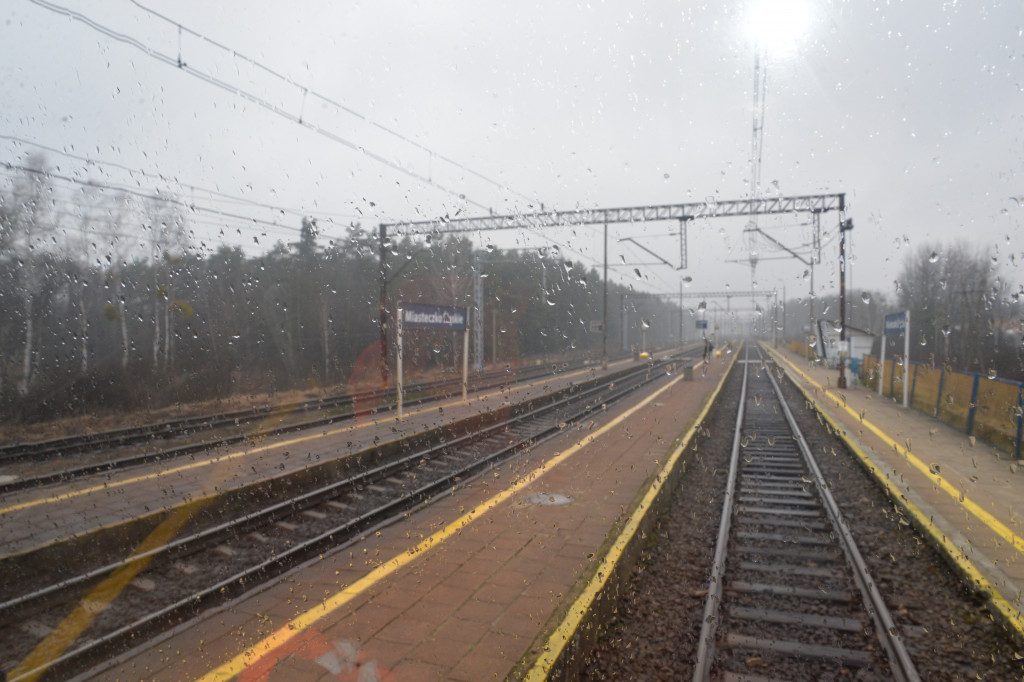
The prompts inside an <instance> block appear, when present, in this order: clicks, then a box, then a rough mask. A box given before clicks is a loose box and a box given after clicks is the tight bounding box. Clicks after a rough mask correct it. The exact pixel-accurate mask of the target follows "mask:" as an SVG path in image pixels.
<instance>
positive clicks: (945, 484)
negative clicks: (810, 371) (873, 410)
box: [769, 349, 1024, 553]
mask: <svg viewBox="0 0 1024 682" xmlns="http://www.w3.org/2000/svg"><path fill="white" fill-rule="evenodd" d="M769 350H770V351H771V352H772V354H773V355H775V356H776V357H777V358H778V359H780V360H782V361H783V362H785V363H786V364H787V365H789V366H790V367H791V368H792V369H793V371H795V372H796V373H797V374H799V375H800V376H801V377H803V378H804V380H806V381H807V383H809V384H811V385H812V386H815V387H816V388H818V389H819V390H821V391H822V392H823V393H824V394H825V395H826V396H828V397H830V398H832V400H834V401H835V402H836V405H837V406H838V407H842V408H843V409H844V410H846V411H847V412H849V413H850V414H851V415H852V416H853V417H854V418H856V419H858V420H859V421H860V423H862V424H864V426H866V427H867V428H868V429H869V430H870V431H871V432H872V433H874V434H875V435H876V436H878V437H879V438H881V439H882V442H884V443H885V444H886V445H888V446H889V447H891V448H892V449H893V451H894V452H896V453H897V454H900V455H902V456H903V457H904V458H905V459H906V460H907V461H908V462H910V464H911V465H912V466H913V467H914V468H915V469H917V470H918V471H920V472H921V473H922V474H924V475H925V476H927V477H928V478H929V479H930V480H933V481H934V482H935V484H936V485H937V486H938V487H939V489H940V490H942V491H943V492H944V493H946V494H947V495H949V496H950V497H951V498H953V500H954V501H956V503H957V504H959V505H960V506H962V507H963V508H964V509H966V510H967V511H969V512H970V513H972V514H974V515H975V516H976V517H977V518H978V519H979V520H980V521H981V522H982V523H984V524H985V525H986V526H988V527H989V528H990V529H991V530H992V532H994V533H995V534H996V535H998V536H999V537H1001V538H1002V539H1004V540H1006V541H1007V542H1009V543H1010V545H1011V546H1012V547H1013V548H1014V549H1015V550H1017V551H1018V552H1022V553H1024V538H1021V537H1020V536H1019V535H1017V534H1016V533H1014V532H1013V531H1012V530H1010V529H1009V528H1008V527H1007V526H1006V525H1005V524H1003V523H1002V522H1001V521H1000V520H999V519H997V518H996V517H995V516H993V515H992V514H990V513H989V512H987V511H985V510H984V509H982V508H981V507H980V506H978V505H977V504H976V503H975V502H974V501H973V500H971V499H970V498H969V497H967V496H966V495H965V494H964V493H963V491H961V490H958V489H957V488H956V487H955V486H953V485H952V484H951V483H950V482H949V481H947V480H946V479H945V478H943V477H942V476H940V475H939V474H936V473H934V472H932V471H931V469H930V467H929V466H928V465H927V464H925V463H924V462H922V461H921V460H920V459H918V458H917V457H916V456H915V455H914V454H913V453H911V452H910V450H907V449H906V448H905V447H902V446H900V445H899V444H898V443H897V442H896V441H894V440H893V439H892V438H890V437H889V436H888V435H887V434H886V433H884V432H883V431H882V430H881V429H880V428H878V427H877V426H875V425H874V424H872V423H871V422H869V421H868V420H866V419H862V418H861V416H860V415H859V414H858V413H857V411H856V410H854V409H853V408H852V407H849V406H848V405H846V404H845V402H844V401H843V399H842V398H841V397H839V396H837V395H836V394H834V393H832V391H829V390H827V389H826V388H825V387H823V386H822V385H821V384H819V383H817V382H816V381H814V380H813V379H811V377H809V376H808V375H807V374H804V373H803V372H802V371H800V369H799V368H797V366H796V365H794V364H793V363H792V362H790V361H789V359H788V358H785V357H783V356H781V355H778V354H776V353H775V352H774V351H773V350H771V349H769Z"/></svg>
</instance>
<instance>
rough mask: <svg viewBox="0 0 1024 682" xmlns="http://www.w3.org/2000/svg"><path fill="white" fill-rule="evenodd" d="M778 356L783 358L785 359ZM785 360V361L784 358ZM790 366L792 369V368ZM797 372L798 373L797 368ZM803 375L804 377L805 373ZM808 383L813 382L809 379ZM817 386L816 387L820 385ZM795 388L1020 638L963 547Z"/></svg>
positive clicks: (1018, 621) (1023, 620)
mask: <svg viewBox="0 0 1024 682" xmlns="http://www.w3.org/2000/svg"><path fill="white" fill-rule="evenodd" d="M782 359H783V360H786V358H782ZM786 361H787V362H788V360H786ZM791 366H792V365H791ZM794 369H796V368H795V367H794ZM797 371H798V372H799V370H797ZM800 374H802V375H803V372H800ZM804 376H805V377H806V375H804ZM811 383H812V384H814V382H813V381H812V382H811ZM815 385H817V384H815ZM818 387H819V388H820V386H818ZM797 388H799V389H800V392H801V393H803V394H804V397H805V398H806V399H807V400H808V401H809V402H810V403H811V404H812V405H814V408H815V410H816V411H817V412H818V414H820V415H821V416H822V417H823V418H824V419H825V421H827V422H828V423H829V425H831V427H832V430H833V431H834V432H835V433H836V434H838V435H839V437H840V438H841V439H842V440H843V442H844V443H846V447H848V448H849V449H850V450H851V451H852V452H853V453H854V454H855V455H856V456H857V458H858V459H860V461H861V462H862V463H863V465H864V467H865V468H866V469H867V470H868V471H869V472H870V473H871V475H872V476H873V477H874V478H875V480H877V481H878V482H879V483H880V484H882V485H883V486H885V488H886V489H887V490H888V491H889V497H891V498H892V499H893V501H895V502H896V503H897V504H899V505H900V506H901V507H903V509H904V510H905V511H906V512H907V513H909V514H910V515H911V516H913V517H914V518H915V519H916V520H917V527H918V528H920V529H921V530H922V531H923V532H926V533H928V534H929V535H930V536H931V538H932V540H934V541H935V542H936V543H938V544H939V545H940V546H942V548H943V549H944V550H945V551H946V553H947V554H948V555H949V556H950V558H952V559H953V561H955V562H956V563H957V565H958V566H959V567H960V570H961V571H963V573H964V575H966V576H967V577H968V579H969V580H971V581H972V582H973V583H974V584H975V585H976V586H977V588H978V589H979V590H981V591H983V592H984V593H985V594H987V595H988V598H989V599H990V600H991V601H992V605H993V606H995V607H996V609H997V610H998V611H999V612H1000V613H1001V614H1002V615H1003V617H1004V618H1005V619H1006V620H1007V622H1009V623H1010V625H1011V626H1012V627H1013V628H1014V629H1015V630H1016V631H1017V634H1018V636H1020V637H1024V616H1022V615H1021V613H1020V611H1019V610H1018V609H1017V608H1015V607H1014V606H1013V605H1012V604H1011V603H1010V601H1009V600H1008V599H1006V598H1005V597H1004V596H1003V595H1002V593H1000V592H999V591H998V590H997V589H996V588H995V587H994V586H993V585H992V584H991V583H990V582H989V581H988V580H987V579H986V578H985V576H983V575H982V574H981V572H980V571H979V570H978V568H977V567H976V566H975V565H974V563H973V562H972V561H971V560H970V559H969V558H968V556H967V554H966V553H965V552H964V551H963V549H961V548H960V547H957V546H956V545H955V544H954V543H953V541H952V540H950V539H949V538H948V537H946V534H945V533H943V532H942V531H941V530H940V529H938V528H937V527H936V526H935V523H934V522H933V521H932V520H931V519H930V518H928V517H926V516H925V515H924V513H923V512H922V511H921V510H920V509H918V508H917V505H915V504H914V503H913V502H911V501H910V500H909V499H908V498H907V496H906V495H904V494H903V491H902V490H900V488H899V486H897V485H896V484H895V483H894V482H893V481H892V480H891V479H890V478H889V476H887V475H886V474H885V472H884V471H882V470H881V469H880V468H879V467H878V466H877V465H876V464H875V463H874V462H873V461H871V458H870V457H868V455H867V453H866V452H864V451H863V450H862V449H861V448H860V446H858V445H857V444H856V443H855V442H854V441H853V439H851V438H850V436H849V435H848V434H847V430H846V429H844V428H842V427H841V426H840V424H839V423H837V422H836V421H835V419H833V418H832V416H831V415H830V414H828V413H827V412H826V411H825V410H824V409H823V408H822V407H821V404H820V403H819V402H818V400H816V399H815V398H814V397H813V396H812V395H811V394H810V393H809V392H808V391H807V389H806V388H804V387H803V386H800V385H799V384H798V385H797Z"/></svg>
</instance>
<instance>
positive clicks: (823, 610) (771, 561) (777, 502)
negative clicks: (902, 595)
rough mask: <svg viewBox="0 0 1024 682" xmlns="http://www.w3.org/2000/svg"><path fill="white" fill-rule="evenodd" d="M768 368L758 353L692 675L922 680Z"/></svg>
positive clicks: (739, 423) (746, 377) (748, 365)
mask: <svg viewBox="0 0 1024 682" xmlns="http://www.w3.org/2000/svg"><path fill="white" fill-rule="evenodd" d="M768 367H769V366H768V365H765V364H764V361H763V360H761V359H760V358H759V359H757V360H752V359H750V356H749V352H748V356H747V359H746V361H745V364H744V371H743V388H742V393H741V398H740V409H739V411H738V415H737V418H736V428H735V435H734V439H733V446H732V452H731V458H730V466H729V474H728V483H727V487H726V493H725V499H724V503H723V509H722V516H721V522H720V525H719V532H718V539H717V543H716V548H715V555H714V561H713V564H712V569H711V576H710V581H709V587H708V594H707V598H706V601H705V607H704V618H703V622H702V627H701V633H700V639H699V643H698V650H697V657H696V659H697V660H696V662H695V667H694V675H693V679H694V680H708V679H712V678H713V679H724V680H742V679H750V677H749V676H750V675H751V674H754V673H756V670H757V669H759V668H762V667H763V668H764V669H767V670H771V671H772V677H773V679H774V678H783V679H825V678H830V677H831V676H838V675H845V674H852V673H851V671H853V670H858V671H862V672H863V673H865V674H867V675H868V677H869V678H870V679H895V680H918V679H920V677H919V675H918V673H917V672H916V669H915V666H914V663H913V661H912V660H911V658H910V655H909V654H908V653H907V650H906V648H905V646H904V642H903V639H902V637H901V636H900V634H899V632H898V629H897V627H896V625H895V622H894V620H893V617H892V615H891V614H890V613H889V610H888V608H887V606H886V604H885V603H884V601H883V599H882V597H881V595H880V593H879V591H878V589H877V587H876V583H875V580H874V579H873V578H872V576H871V575H870V573H869V571H868V568H867V566H866V564H865V562H864V560H863V558H862V557H861V554H860V551H859V550H858V549H857V545H856V543H855V542H854V539H853V537H852V535H851V533H850V531H849V528H848V525H847V524H846V522H845V521H844V519H843V516H842V513H841V511H840V510H839V508H838V505H837V504H836V502H835V500H834V499H833V497H832V494H831V492H830V491H829V488H828V485H827V484H826V483H825V480H824V478H823V476H822V474H821V471H820V469H819V467H818V465H817V463H816V462H815V461H814V457H813V454H812V453H811V450H810V448H809V447H808V446H807V443H806V441H805V439H804V436H803V435H802V434H801V433H800V430H799V428H798V427H797V424H796V421H795V420H794V418H793V415H792V413H791V412H790V410H789V407H788V406H787V405H786V402H785V400H784V399H783V398H782V394H781V391H780V389H779V386H778V383H777V382H776V380H775V377H774V376H772V374H773V372H772V371H771V370H770V369H769V368H768ZM752 369H753V371H751V370H752ZM751 374H753V375H754V376H750V375H751ZM756 679H761V678H756Z"/></svg>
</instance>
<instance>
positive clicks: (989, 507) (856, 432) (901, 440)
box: [778, 351, 1024, 612]
mask: <svg viewBox="0 0 1024 682" xmlns="http://www.w3.org/2000/svg"><path fill="white" fill-rule="evenodd" d="M778 353H779V354H780V355H781V356H782V357H783V358H784V359H786V360H788V361H789V362H790V363H792V365H793V366H794V367H795V368H796V369H798V370H799V371H800V372H802V373H803V375H804V376H802V377H801V376H800V375H799V374H797V373H795V372H792V371H790V372H789V374H790V375H791V376H793V377H794V378H795V379H796V380H797V382H798V383H799V384H801V385H802V386H803V387H804V388H806V389H807V390H808V391H810V392H811V394H812V395H813V396H815V398H816V399H817V400H818V401H819V403H821V405H822V407H823V409H824V411H825V412H827V413H828V414H829V416H831V417H832V418H833V419H834V420H835V421H836V422H837V423H839V424H841V425H842V427H843V428H845V429H846V431H847V433H848V434H849V435H850V436H851V438H852V439H853V440H854V441H855V442H857V443H858V445H860V447H861V448H862V449H863V450H864V451H865V453H866V454H867V455H868V456H869V457H870V458H871V460H872V461H873V462H874V463H875V465H876V466H878V467H879V468H880V469H881V470H882V471H883V472H884V473H885V474H886V475H888V476H889V478H890V480H893V481H895V482H897V485H898V486H899V488H900V489H901V491H902V492H903V493H904V494H905V495H906V496H907V497H908V499H910V501H911V502H913V503H914V504H915V505H916V506H917V507H918V508H919V509H920V510H921V511H922V513H923V514H924V515H925V517H928V518H930V519H931V521H932V522H933V523H934V524H935V526H936V527H937V528H938V529H940V530H941V532H942V533H944V534H945V535H946V536H947V537H948V538H950V539H951V540H953V542H954V543H955V544H956V545H957V546H958V547H960V548H961V550H963V552H964V554H965V555H966V556H967V557H968V558H969V559H970V561H971V562H972V563H973V564H974V565H975V566H976V567H977V569H978V570H979V571H980V572H981V573H982V574H983V575H984V577H985V578H986V579H987V580H988V581H989V582H990V583H991V584H992V586H993V587H994V588H995V589H996V590H998V592H999V593H1000V594H1002V596H1003V598H1005V599H1006V600H1007V601H1008V602H1009V603H1010V604H1011V605H1012V606H1013V608H1015V609H1016V610H1017V611H1018V612H1020V610H1021V607H1022V604H1021V587H1022V586H1024V539H1022V538H1021V537H1020V536H1021V535H1022V534H1024V513H1022V509H1021V508H1022V507H1024V504H1022V500H1024V466H1018V464H1017V463H1016V462H1015V461H1014V460H1013V459H1012V457H1011V456H1010V455H1009V454H1007V453H1005V452H1002V451H1000V450H997V449H996V448H994V447H991V446H989V445H987V444H986V443H984V442H982V441H979V440H975V439H970V438H968V436H967V435H966V434H965V433H964V432H962V431H959V430H957V429H954V428H953V427H951V426H949V425H947V424H945V423H944V422H941V421H939V420H938V419H935V418H934V417H932V416H930V415H928V414H926V413H924V412H922V411H920V410H917V409H914V408H912V407H906V408H905V407H903V406H902V403H900V402H896V401H894V400H892V399H890V398H888V397H882V396H879V395H878V394H877V393H876V392H875V391H873V390H871V389H869V388H867V387H865V386H862V385H859V384H857V383H856V382H855V381H854V380H853V378H852V377H851V378H850V380H849V381H848V388H846V389H843V390H840V389H837V388H835V385H836V383H837V379H838V376H839V375H838V371H837V370H833V369H828V368H823V367H821V366H818V365H815V364H812V363H809V362H808V360H807V359H806V358H803V357H800V356H798V355H796V354H794V353H791V352H789V351H778ZM871 426H874V427H876V429H877V430H878V431H881V432H882V433H883V434H885V436H886V437H887V438H888V440H886V439H885V438H883V437H882V436H880V435H879V434H878V433H876V432H875V431H874V430H873V429H872V428H871ZM893 443H895V444H896V447H894V445H893ZM904 449H905V450H908V451H909V454H908V453H905V452H903V450H904ZM911 457H913V458H914V459H916V460H918V461H919V462H921V465H920V466H915V463H914V462H913V461H912V460H911ZM922 468H924V469H926V470H925V471H922ZM983 514H989V515H991V520H990V522H989V523H986V521H985V520H984V519H983V518H982V517H981V516H982V515H983ZM998 524H1002V526H1003V527H1004V530H1003V531H1002V532H1001V533H997V532H996V530H994V529H993V526H995V527H996V528H997V529H998V527H999V526H998ZM1007 533H1012V534H1014V535H1015V536H1017V537H1016V538H1012V537H1011V538H1008V537H1007Z"/></svg>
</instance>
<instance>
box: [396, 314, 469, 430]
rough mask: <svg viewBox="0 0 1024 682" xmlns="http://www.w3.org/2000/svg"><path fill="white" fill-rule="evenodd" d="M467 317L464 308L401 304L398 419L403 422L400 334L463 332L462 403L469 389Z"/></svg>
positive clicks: (399, 318)
mask: <svg viewBox="0 0 1024 682" xmlns="http://www.w3.org/2000/svg"><path fill="white" fill-rule="evenodd" d="M468 317H469V315H468V314H467V312H466V309H465V308H456V307H454V306H443V305H423V304H421V303H403V304H401V305H400V306H399V308H398V325H397V327H396V329H397V337H398V339H397V343H398V354H397V355H398V358H397V363H396V364H397V365H398V367H397V369H398V380H397V382H396V384H397V386H398V419H399V420H401V419H402V389H403V378H402V334H403V333H404V331H405V329H407V328H409V329H437V330H452V331H462V332H464V335H463V341H462V400H463V401H465V400H466V397H467V394H468V387H469V324H468Z"/></svg>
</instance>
